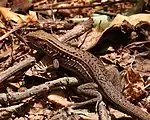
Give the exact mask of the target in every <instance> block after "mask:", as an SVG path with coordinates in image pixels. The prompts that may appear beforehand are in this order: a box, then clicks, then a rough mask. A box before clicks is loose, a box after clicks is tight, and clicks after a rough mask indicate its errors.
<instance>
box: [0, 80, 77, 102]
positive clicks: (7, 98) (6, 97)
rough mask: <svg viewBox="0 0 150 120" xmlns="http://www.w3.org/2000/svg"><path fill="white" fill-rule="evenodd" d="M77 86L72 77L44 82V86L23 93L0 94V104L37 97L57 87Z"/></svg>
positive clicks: (34, 87)
mask: <svg viewBox="0 0 150 120" xmlns="http://www.w3.org/2000/svg"><path fill="white" fill-rule="evenodd" d="M77 84H79V81H78V80H77V79H76V78H74V77H64V78H59V79H57V80H53V81H50V82H46V83H44V84H41V85H38V86H33V87H32V88H30V89H27V90H26V91H24V92H13V93H9V94H8V93H1V94H0V103H1V104H4V103H5V104H6V103H12V102H17V101H19V100H23V99H25V98H28V97H31V96H33V95H39V94H41V93H43V92H47V91H49V90H51V89H52V88H54V87H59V86H68V85H69V86H72V85H77Z"/></svg>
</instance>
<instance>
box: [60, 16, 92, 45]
mask: <svg viewBox="0 0 150 120" xmlns="http://www.w3.org/2000/svg"><path fill="white" fill-rule="evenodd" d="M92 25H93V20H92V19H89V20H86V21H84V22H82V23H81V24H79V25H77V26H75V27H74V28H73V29H72V30H70V31H68V32H67V33H66V34H65V35H63V36H62V37H60V38H59V40H60V41H62V42H64V43H65V42H67V41H69V40H71V39H73V38H75V37H79V36H80V35H82V34H84V33H85V32H87V31H88V30H89V29H91V28H92Z"/></svg>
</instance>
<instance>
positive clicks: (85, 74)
mask: <svg viewBox="0 0 150 120" xmlns="http://www.w3.org/2000/svg"><path fill="white" fill-rule="evenodd" d="M26 40H27V41H28V42H29V43H31V47H32V46H34V47H36V48H38V49H41V50H42V51H43V52H44V53H45V54H46V55H48V56H50V57H51V58H52V59H54V58H55V59H58V61H59V63H60V66H62V67H64V68H66V69H69V70H71V71H73V72H75V73H76V74H78V75H79V76H80V77H81V78H82V79H84V80H86V81H90V82H91V81H93V82H94V83H96V84H97V85H98V90H99V92H100V93H101V94H102V96H103V97H104V98H105V99H107V101H109V102H110V103H111V104H112V105H113V106H114V107H115V108H116V109H118V110H120V111H122V112H124V113H126V114H128V115H131V116H132V117H136V118H139V119H140V120H150V114H149V113H147V112H144V111H143V110H141V108H140V107H138V106H136V105H134V104H132V103H131V102H129V101H128V100H127V99H126V98H125V97H124V96H123V94H122V93H121V92H120V91H118V90H117V89H116V88H115V86H113V84H112V83H111V81H110V80H109V79H110V78H109V76H108V74H107V72H106V71H107V70H106V68H105V66H104V64H103V62H102V61H101V60H100V59H98V58H97V57H95V56H94V55H93V54H91V53H89V52H87V51H84V50H81V49H78V48H75V47H72V46H69V45H67V44H64V43H62V42H60V41H59V40H58V39H56V38H55V37H53V36H52V35H51V34H48V33H46V32H44V31H36V32H31V33H28V34H27V35H26Z"/></svg>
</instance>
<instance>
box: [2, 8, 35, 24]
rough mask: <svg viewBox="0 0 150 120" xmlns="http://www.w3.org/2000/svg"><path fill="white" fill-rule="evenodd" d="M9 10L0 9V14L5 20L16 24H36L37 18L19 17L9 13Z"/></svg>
mask: <svg viewBox="0 0 150 120" xmlns="http://www.w3.org/2000/svg"><path fill="white" fill-rule="evenodd" d="M10 10H11V8H4V7H0V13H1V14H2V15H3V17H4V18H5V19H8V20H12V21H15V22H16V23H18V24H21V23H24V22H26V23H28V22H37V17H36V16H35V15H34V16H33V14H32V15H21V14H17V13H14V12H12V11H10Z"/></svg>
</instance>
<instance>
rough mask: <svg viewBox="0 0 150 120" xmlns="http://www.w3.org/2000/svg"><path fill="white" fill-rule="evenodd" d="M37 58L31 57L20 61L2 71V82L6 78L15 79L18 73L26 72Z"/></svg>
mask: <svg viewBox="0 0 150 120" xmlns="http://www.w3.org/2000/svg"><path fill="white" fill-rule="evenodd" d="M35 61H36V60H35V58H33V57H29V58H27V59H25V60H24V61H21V62H20V63H18V64H16V65H14V66H12V67H10V68H8V69H7V70H5V71H3V72H1V73H0V83H2V82H4V81H5V80H7V81H8V80H10V79H9V78H11V79H13V78H15V77H16V76H17V73H19V74H20V75H21V73H20V71H21V72H22V73H24V72H25V71H26V70H28V69H29V68H30V67H32V66H33V65H34V64H35Z"/></svg>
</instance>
